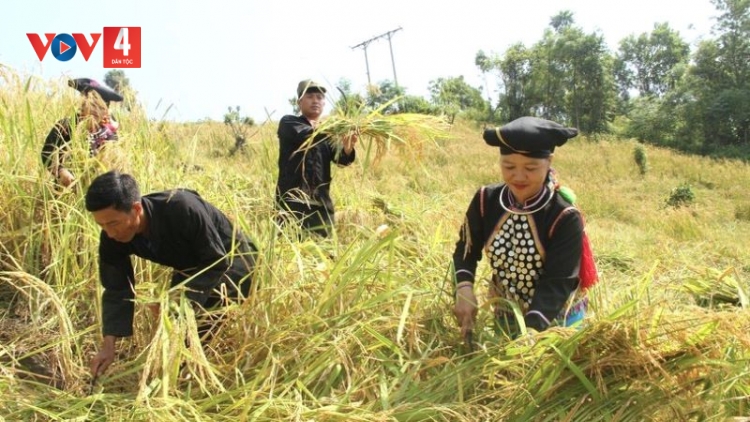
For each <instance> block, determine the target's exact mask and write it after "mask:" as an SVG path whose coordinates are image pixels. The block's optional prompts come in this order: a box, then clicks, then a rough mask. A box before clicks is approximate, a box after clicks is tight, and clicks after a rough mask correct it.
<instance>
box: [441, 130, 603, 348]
mask: <svg viewBox="0 0 750 422" xmlns="http://www.w3.org/2000/svg"><path fill="white" fill-rule="evenodd" d="M577 134H578V130H577V129H574V128H568V127H564V126H562V125H560V124H558V123H555V122H552V121H549V120H544V119H540V118H536V117H521V118H519V119H516V120H513V121H512V122H510V123H508V124H506V125H504V126H502V127H500V128H496V129H487V130H485V132H484V140H485V142H486V143H487V144H489V145H491V146H494V147H498V148H499V149H500V170H501V174H502V179H503V182H502V183H498V184H493V185H488V186H484V187H482V188H480V189H479V190H477V191H476V193H475V195H474V198H473V199H472V201H471V203H470V204H469V207H468V210H467V211H466V216H465V220H464V223H463V225H462V226H461V230H460V233H459V240H458V242H457V243H456V246H455V250H454V253H453V268H454V271H455V273H454V274H455V281H456V285H455V289H456V290H455V295H456V296H455V297H456V301H455V307H454V314H455V315H456V317H457V319H458V323H459V324H460V326H461V332H462V334H463V335H464V336H466V335H467V333H470V330H472V328H473V325H474V321H475V319H476V315H477V299H476V296H475V294H474V284H475V274H476V268H477V263H478V261H479V260H480V259H481V258H482V252H483V251H484V253H485V254H486V255H487V258H488V261H489V265H490V266H491V268H492V278H491V283H490V287H489V297H490V299H491V301H492V302H494V311H495V318H496V321H497V323H498V325H499V327H500V328H501V329H502V330H503V331H504V332H505V333H506V334H507V335H509V336H510V337H512V338H514V337H516V336H517V335H518V334H519V332H520V331H519V330H520V328H519V326H518V321H517V320H516V318H515V316H514V312H513V304H515V305H516V306H517V308H518V309H519V310H520V311H521V314H522V315H523V320H524V321H523V322H524V324H525V326H526V327H527V328H528V329H531V330H536V331H542V330H545V329H547V328H548V327H550V326H551V325H554V324H558V325H563V326H569V325H572V324H574V323H577V322H579V321H581V320H582V319H583V317H584V315H585V312H586V308H587V303H588V301H587V298H586V294H585V289H586V288H588V287H590V286H591V285H592V284H593V283H594V282H596V277H597V276H596V268H595V266H594V262H593V256H592V254H591V249H590V245H589V243H588V238H587V237H586V236H585V232H584V224H583V218H582V216H581V213H580V211H579V210H578V209H577V208H576V207H575V206H573V204H572V202H573V195H572V192H571V191H570V190H567V189H566V188H564V187H563V188H561V187H560V185H559V183H558V181H557V178H556V174H555V172H554V170H553V169H552V168H551V164H552V158H553V153H554V151H555V147H558V146H561V145H563V144H565V143H566V142H567V140H568V139H570V138H572V137H574V136H576V135H577ZM464 338H466V337H464Z"/></svg>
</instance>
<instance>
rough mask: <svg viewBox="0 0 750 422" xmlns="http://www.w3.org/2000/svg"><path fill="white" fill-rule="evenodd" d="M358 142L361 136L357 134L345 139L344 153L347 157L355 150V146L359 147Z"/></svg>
mask: <svg viewBox="0 0 750 422" xmlns="http://www.w3.org/2000/svg"><path fill="white" fill-rule="evenodd" d="M358 140H359V135H357V134H356V133H352V134H350V135H347V136H345V137H344V140H343V144H344V153H345V154H346V155H349V154H351V153H352V150H354V145H357V141H358Z"/></svg>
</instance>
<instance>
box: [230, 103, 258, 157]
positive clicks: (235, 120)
mask: <svg viewBox="0 0 750 422" xmlns="http://www.w3.org/2000/svg"><path fill="white" fill-rule="evenodd" d="M224 124H225V125H227V126H229V128H230V129H231V130H232V134H233V135H234V146H233V147H232V149H231V150H230V151H229V155H234V154H235V153H237V152H238V151H240V150H242V149H244V148H245V144H246V143H247V133H248V130H249V129H250V128H251V127H253V126H254V125H255V121H254V120H253V119H252V118H251V117H248V116H245V117H242V116H241V115H240V106H235V108H234V109H233V108H232V106H229V107H227V113H226V114H224Z"/></svg>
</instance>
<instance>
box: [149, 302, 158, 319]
mask: <svg viewBox="0 0 750 422" xmlns="http://www.w3.org/2000/svg"><path fill="white" fill-rule="evenodd" d="M146 306H147V307H148V310H149V311H151V316H153V317H154V319H155V320H158V319H159V317H160V316H161V305H160V304H158V303H149V304H147V305H146Z"/></svg>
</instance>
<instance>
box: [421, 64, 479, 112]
mask: <svg viewBox="0 0 750 422" xmlns="http://www.w3.org/2000/svg"><path fill="white" fill-rule="evenodd" d="M428 90H429V91H430V95H431V99H432V103H433V104H435V105H436V106H437V107H438V108H439V109H440V110H441V111H442V112H443V113H444V114H446V115H447V116H448V119H449V121H450V123H453V120H454V119H455V117H456V115H457V114H459V113H461V112H466V111H469V110H476V111H477V112H479V114H482V113H484V112H485V111H486V109H487V103H486V102H485V101H484V99H482V92H481V91H480V90H479V89H477V88H474V87H473V86H471V85H469V84H468V83H466V81H465V80H464V77H463V75H462V76H459V77H455V78H438V79H436V80H434V81H430V83H429V85H428Z"/></svg>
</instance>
